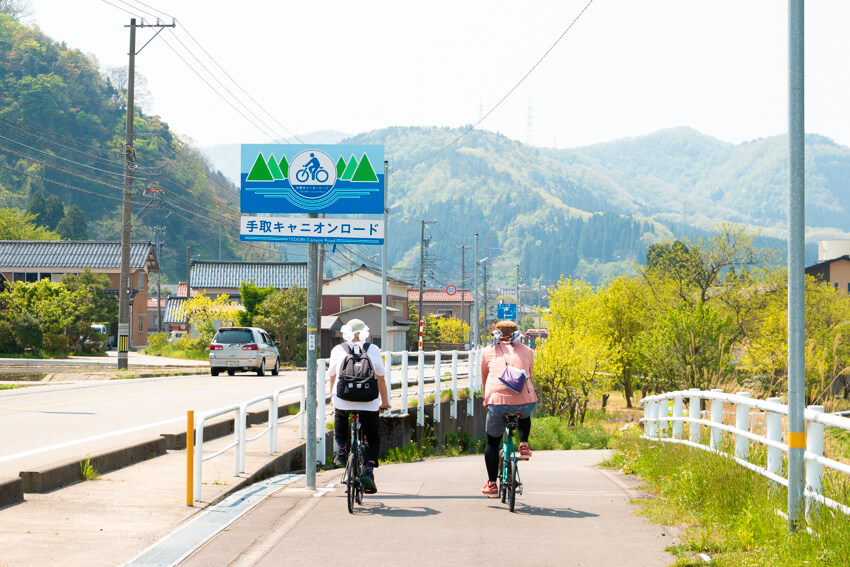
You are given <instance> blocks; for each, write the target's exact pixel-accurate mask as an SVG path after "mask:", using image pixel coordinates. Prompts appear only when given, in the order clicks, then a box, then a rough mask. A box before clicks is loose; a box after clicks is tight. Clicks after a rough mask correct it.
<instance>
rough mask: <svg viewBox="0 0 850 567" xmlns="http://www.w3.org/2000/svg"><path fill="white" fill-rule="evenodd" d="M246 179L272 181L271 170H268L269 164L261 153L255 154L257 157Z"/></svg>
mask: <svg viewBox="0 0 850 567" xmlns="http://www.w3.org/2000/svg"><path fill="white" fill-rule="evenodd" d="M247 180H248V181H274V177H273V176H272V172H271V171H269V166H268V164H266V160H265V159H264V158H263V154H262V153H259V154H257V159H256V160H255V161H254V165H253V167H251V171H250V172H249V173H248V177H247Z"/></svg>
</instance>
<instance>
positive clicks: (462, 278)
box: [455, 245, 469, 321]
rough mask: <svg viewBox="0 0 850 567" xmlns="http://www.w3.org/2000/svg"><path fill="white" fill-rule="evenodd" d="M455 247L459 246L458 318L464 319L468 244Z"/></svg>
mask: <svg viewBox="0 0 850 567" xmlns="http://www.w3.org/2000/svg"><path fill="white" fill-rule="evenodd" d="M455 248H460V320H461V321H464V319H465V317H464V313H463V308H464V305H465V304H466V302H465V301H464V295H465V293H466V292H465V291H464V290H465V288H466V249H467V248H469V246H466V245H462V246H455Z"/></svg>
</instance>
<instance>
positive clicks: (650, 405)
mask: <svg viewBox="0 0 850 567" xmlns="http://www.w3.org/2000/svg"><path fill="white" fill-rule="evenodd" d="M702 400H706V402H708V403H707V405H709V404H710V405H709V409H707V410H705V411H702V410H701V406H702ZM640 404H641V406H643V408H644V417H643V419H641V421H642V422H643V423H644V435H643V436H642V437H643V438H646V439H653V440H656V441H663V442H667V443H679V444H683V445H688V446H690V447H695V448H698V449H702V450H705V451H709V452H711V453H715V454H718V455H722V456H724V457H728V458H731V459H733V460H735V462H737V463H738V464H740V465H741V466H743V467H745V468H747V469H749V470H751V471H754V472H757V473H758V474H761V475H763V476H765V477H767V478H769V479H771V480H773V481H774V482H776V483H778V484H780V485H782V486H784V487H786V488H787V487H788V480H787V478H786V477H784V476H782V472H783V471H782V463H783V454H785V455H787V453H788V445H787V443H785V442H783V439H787V438H788V436H787V427H786V428H785V430H783V416H785V417H787V416H788V406H787V405H785V404H782V400H781V398H768V399H767V400H758V399H754V398H751V397H750V395H749V393H747V392H738V393H736V394H728V393H725V392H724V391H723V390H711V391H710V392H709V391H703V390H699V389H692V390H681V391H676V392H668V393H665V394H659V395H655V396H648V397H646V398H644V399H642V400H641V401H640ZM725 404H729V405H732V406H734V416H735V425H734V426H732V425H727V424H725V423H724V415H726V414H725V412H724V405H725ZM686 405H687V415H685V406H686ZM753 410H755V411H753ZM804 415H805V420H806V451H805V466H806V488H805V497H806V511H807V513H808V512H810V511H811V510H812V509H813V508H814V507H815V506H816V505H817V504H818V503H820V504H823V505H825V506H828V507H830V508H833V509H835V510H839V511H841V512H843V513H844V514H848V515H850V507H848V506H846V505H844V504H841V503H839V502H836V501H835V500H832V499H830V498H827V497H825V496H823V468H824V467H828V468H830V469H833V470H835V471H838V472H840V473H843V474H845V475H850V466H848V465H846V464H844V463H841V462H839V461H836V460H833V459H830V458H828V457H826V456H825V455H824V429H825V427H834V428H837V429H843V430H850V419H848V418H846V417H842V416H838V415H833V414H826V413H824V407H823V406H809V407H808V408H806V410H805V412H804ZM756 416H759V417H763V418H764V422H765V434H764V435H761V434H757V433H755V432H753V430H752V427H751V423H752V422H753V421H754V418H756ZM706 417H708V419H705V418H706ZM785 421H786V422H787V419H786V420H785ZM684 424H688V437H687V439H686V438H685V437H684ZM702 427H706V428H708V443H707V444H705V443H703V441H702ZM724 432H726V433H728V434H730V435H731V436H732V438H734V441H735V443H734V453H733V454H730V453H727V452H726V451H725V448H724V443H723V433H724ZM751 441H753V442H756V443H758V444H760V445H764V446H765V447H766V452H767V460H766V464H765V466H761V465H758V464H755V463H753V462H751V461H750V459H749V457H750V451H749V449H750V442H751Z"/></svg>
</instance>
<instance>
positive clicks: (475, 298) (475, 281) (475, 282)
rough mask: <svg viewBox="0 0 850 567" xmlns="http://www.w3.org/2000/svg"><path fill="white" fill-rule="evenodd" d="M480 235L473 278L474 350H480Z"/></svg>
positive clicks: (476, 247)
mask: <svg viewBox="0 0 850 567" xmlns="http://www.w3.org/2000/svg"><path fill="white" fill-rule="evenodd" d="M478 270H479V266H478V233H477V232H476V233H475V275H474V276H473V277H472V282H473V283H472V287H473V288H474V290H475V291H473V292H472V305H473V308H472V311H473V312H474V313H473V315H472V316H473V320H472V323H473V324H472V341H471V342H472V348H473V349H475V348H478V340H479V337H480V335H479V333H478V331H479V329H478Z"/></svg>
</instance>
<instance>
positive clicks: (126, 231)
mask: <svg viewBox="0 0 850 567" xmlns="http://www.w3.org/2000/svg"><path fill="white" fill-rule="evenodd" d="M175 26H176V24H174V23H173V22H172V23H171V24H170V25H167V24H160V23H159V22H157V23H156V24H136V18H131V19H130V26H129V27H130V53H129V56H130V61H129V63H128V66H127V125H126V131H125V133H124V191H123V198H122V208H121V276H120V278H119V280H118V370H126V369H127V353H128V351H129V346H130V344H129V342H130V236H131V230H132V226H131V222H132V214H133V171H134V170H135V169H136V164H135V160H136V150H135V148H134V147H133V144H134V142H133V105H134V104H135V100H134V90H135V85H136V55H137V53H136V28H137V27H139V28H145V27H150V28H154V27H158V28H160V30H159V31H158V32H156V33H157V34H158V33H159V32H160V31H162V28H173V27H175ZM154 37H156V35H154ZM152 39H153V38H151V40H152ZM148 43H150V40H149V41H148ZM145 45H147V43H146V44H145ZM145 45H143V46H142V49H144V48H145ZM139 53H141V49H140V50H139Z"/></svg>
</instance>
